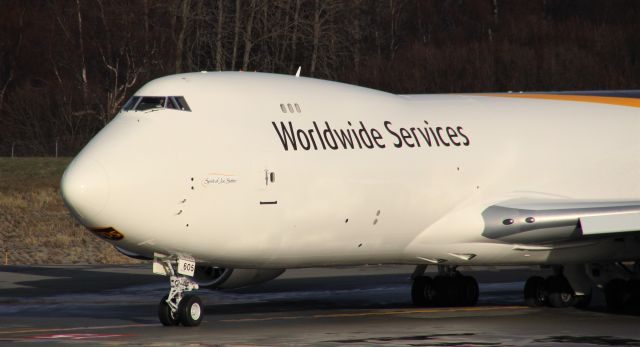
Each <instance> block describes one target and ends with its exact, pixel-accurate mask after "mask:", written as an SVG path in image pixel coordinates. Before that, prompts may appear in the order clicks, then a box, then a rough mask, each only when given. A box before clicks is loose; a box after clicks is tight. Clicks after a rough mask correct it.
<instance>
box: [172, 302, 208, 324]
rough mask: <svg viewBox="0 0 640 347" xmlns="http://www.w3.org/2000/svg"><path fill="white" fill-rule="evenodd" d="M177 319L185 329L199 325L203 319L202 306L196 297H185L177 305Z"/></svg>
mask: <svg viewBox="0 0 640 347" xmlns="http://www.w3.org/2000/svg"><path fill="white" fill-rule="evenodd" d="M178 317H179V319H180V323H182V325H184V326H185V327H195V326H198V325H200V322H202V317H204V306H203V305H202V300H201V299H200V297H198V296H197V295H185V296H184V297H183V298H182V300H180V305H178Z"/></svg>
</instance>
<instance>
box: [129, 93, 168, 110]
mask: <svg viewBox="0 0 640 347" xmlns="http://www.w3.org/2000/svg"><path fill="white" fill-rule="evenodd" d="M165 100H166V98H165V97H164V96H144V97H142V99H141V100H140V102H139V103H138V106H136V111H146V110H151V109H156V108H164V103H165Z"/></svg>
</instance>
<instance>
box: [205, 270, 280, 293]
mask: <svg viewBox="0 0 640 347" xmlns="http://www.w3.org/2000/svg"><path fill="white" fill-rule="evenodd" d="M283 272H284V269H229V268H220V267H213V266H196V271H195V274H194V276H193V278H194V279H195V280H196V282H198V284H199V285H200V287H202V288H207V289H234V288H240V287H246V286H250V285H255V284H260V283H263V282H267V281H270V280H272V279H274V278H276V277H278V276H280V275H281V274H282V273H283Z"/></svg>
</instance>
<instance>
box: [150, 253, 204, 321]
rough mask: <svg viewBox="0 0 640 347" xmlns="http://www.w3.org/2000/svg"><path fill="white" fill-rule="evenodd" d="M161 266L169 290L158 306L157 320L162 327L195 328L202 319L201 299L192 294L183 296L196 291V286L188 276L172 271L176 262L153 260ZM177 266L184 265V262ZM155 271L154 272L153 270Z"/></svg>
mask: <svg viewBox="0 0 640 347" xmlns="http://www.w3.org/2000/svg"><path fill="white" fill-rule="evenodd" d="M154 263H155V264H157V263H160V264H162V267H163V269H164V272H165V274H168V275H169V276H170V277H169V278H170V283H171V289H170V290H169V294H167V295H165V296H164V297H163V298H162V300H160V303H159V304H158V319H159V320H160V323H162V325H164V326H177V325H182V326H185V327H195V326H198V325H200V323H201V322H202V318H203V317H204V305H203V304H202V299H200V297H199V296H197V295H194V294H185V293H188V292H190V291H192V290H196V289H198V284H197V283H196V282H195V281H194V280H193V279H191V277H189V276H185V275H181V274H179V273H178V271H176V269H174V267H175V264H176V262H175V261H174V260H171V259H166V258H165V259H157V258H156V259H155V260H154ZM177 264H184V260H181V261H179V262H178V263H177ZM154 271H155V270H154Z"/></svg>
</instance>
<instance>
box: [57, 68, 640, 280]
mask: <svg viewBox="0 0 640 347" xmlns="http://www.w3.org/2000/svg"><path fill="white" fill-rule="evenodd" d="M136 95H140V96H173V95H175V96H178V95H179V96H184V98H185V100H186V101H187V102H188V103H189V106H190V108H191V112H185V111H179V110H171V109H161V110H154V111H123V112H121V113H119V114H118V115H117V116H116V117H115V119H114V120H113V121H111V123H109V124H108V125H107V126H106V127H105V128H104V129H103V130H102V131H101V132H100V133H99V134H98V135H97V136H96V137H95V138H94V139H93V140H92V141H91V142H90V143H89V144H88V145H87V147H86V148H85V149H83V150H82V152H81V153H80V154H79V155H78V156H77V157H76V158H75V159H74V162H73V163H72V164H71V165H70V168H69V169H68V170H67V173H66V174H65V178H63V186H64V187H63V194H64V196H65V200H66V201H67V204H68V205H69V206H70V207H71V209H72V211H73V212H74V214H75V215H76V216H77V217H78V218H79V220H80V221H81V222H82V223H83V224H85V225H86V226H87V227H89V228H108V227H111V228H113V229H115V230H117V231H118V232H120V233H122V235H124V238H123V239H122V240H119V241H111V242H112V243H113V244H115V245H117V246H120V247H122V248H124V249H127V250H129V251H131V252H133V253H137V254H142V255H147V256H153V253H154V252H160V253H164V254H186V255H189V256H193V257H194V258H195V259H196V260H198V261H201V262H206V263H210V264H215V265H219V266H226V267H236V268H291V267H304V266H324V265H336V264H374V263H375V264H377V263H407V264H423V263H424V264H430V263H433V261H434V260H435V259H438V260H439V261H445V262H446V263H447V264H463V265H465V264H468V265H474V264H484V265H487V264H496V265H499V264H502V265H508V264H545V263H558V262H564V263H567V262H569V263H571V262H583V261H589V260H593V261H597V260H600V259H618V258H620V259H627V258H629V257H632V256H634V255H635V254H638V253H640V252H638V250H640V249H639V248H638V244H637V243H636V242H637V241H631V240H625V241H624V242H623V245H620V242H619V241H614V240H609V239H607V240H603V241H598V242H591V243H589V244H586V245H584V246H582V247H570V248H568V249H567V250H566V251H562V250H555V251H549V250H537V251H535V250H534V251H529V250H521V249H514V245H513V244H510V243H504V242H500V241H497V240H492V239H488V238H486V237H484V236H483V235H482V232H483V229H484V227H485V226H484V222H483V219H482V217H481V213H482V211H483V210H485V209H486V208H487V206H490V205H494V204H496V203H500V202H502V201H507V200H518V199H545V200H550V199H563V200H576V201H581V200H589V201H596V200H597V201H609V200H611V201H612V200H616V201H624V200H628V201H633V200H636V201H637V200H640V184H639V183H638V182H639V181H640V141H638V139H637V136H638V134H639V133H640V112H639V110H640V109H638V108H635V107H629V106H621V105H611V104H602V103H591V102H579V101H566V100H541V99H528V98H513V97H502V96H495V95H493V96H492V95H414V96H399V95H392V94H387V93H383V92H379V91H374V90H370V89H365V88H360V87H355V86H349V85H344V84H339V83H333V82H327V81H320V80H314V79H308V78H296V77H293V76H280V75H271V74H259V73H194V74H183V75H174V76H169V77H165V78H161V79H158V80H155V81H152V82H150V83H148V84H147V85H145V86H144V87H142V88H141V89H140V90H139V91H138V92H137V93H136ZM281 104H283V107H284V111H286V112H283V108H281ZM288 104H291V105H295V104H297V105H298V107H299V108H300V112H298V110H297V109H296V108H293V111H294V112H290V110H289V108H288ZM314 122H315V124H314ZM327 124H328V125H329V127H330V131H326V132H325V130H327ZM349 124H351V125H349ZM316 126H317V128H316ZM363 126H364V129H363ZM284 129H286V130H287V132H291V130H292V129H293V131H294V133H293V134H289V135H291V136H290V137H289V136H287V134H285V131H284ZM350 129H351V130H350ZM374 129H375V130H374ZM298 130H299V131H298ZM318 130H319V131H318ZM341 130H342V131H345V132H347V131H351V132H350V134H351V137H352V140H353V141H354V144H353V147H354V148H351V145H348V144H347V145H346V146H345V145H343V144H342V143H340V141H339V140H338V139H337V138H338V137H339V136H336V134H338V135H339V133H340V131H341ZM329 132H331V133H332V134H333V135H329ZM365 133H366V135H365ZM331 136H333V137H334V141H332V140H331ZM356 138H357V140H356ZM292 139H294V140H295V141H296V149H294V148H293V143H292ZM358 140H359V141H360V145H358ZM429 141H430V142H431V145H429ZM334 143H335V144H336V145H335V146H333V144H334ZM331 147H337V149H333V148H331ZM345 147H347V148H345ZM361 147H362V148H361ZM369 147H372V148H369ZM305 148H307V149H305ZM272 173H273V174H272ZM81 199H85V200H83V201H86V203H84V202H82V203H81V202H79V201H80V200H81ZM616 242H618V243H617V244H616ZM469 254H473V255H474V257H472V258H471V259H468V260H466V259H464V255H469Z"/></svg>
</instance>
